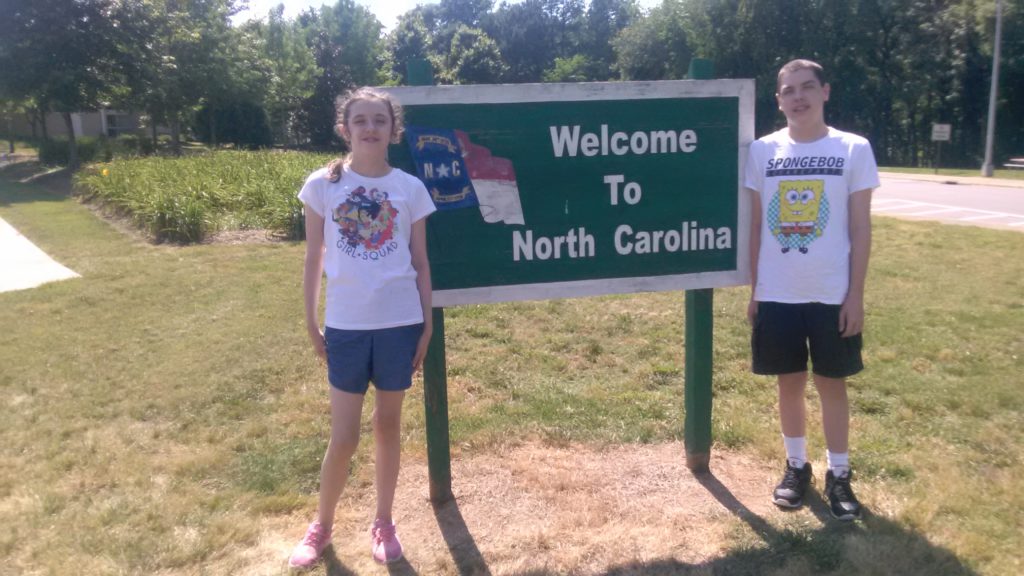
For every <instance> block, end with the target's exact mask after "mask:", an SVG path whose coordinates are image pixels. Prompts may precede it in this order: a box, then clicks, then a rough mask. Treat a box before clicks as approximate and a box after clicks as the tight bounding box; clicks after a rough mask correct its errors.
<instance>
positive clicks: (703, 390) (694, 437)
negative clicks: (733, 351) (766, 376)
mask: <svg viewBox="0 0 1024 576" xmlns="http://www.w3.org/2000/svg"><path fill="white" fill-rule="evenodd" d="M688 76H689V78H690V79H691V80H710V79H711V78H713V77H714V66H713V63H712V62H711V61H710V60H705V59H698V58H694V59H693V60H691V61H690V71H689V74H688ZM714 303H715V292H714V289H712V288H703V289H696V290H687V291H686V360H685V365H684V370H683V375H684V376H683V377H684V379H685V383H686V384H685V386H686V389H685V392H684V404H685V406H686V419H685V421H684V424H683V444H684V445H685V446H686V466H687V467H688V468H689V469H690V470H692V471H694V472H707V471H708V465H709V464H710V461H711V375H712V373H713V372H714V347H713V346H712V342H714Z"/></svg>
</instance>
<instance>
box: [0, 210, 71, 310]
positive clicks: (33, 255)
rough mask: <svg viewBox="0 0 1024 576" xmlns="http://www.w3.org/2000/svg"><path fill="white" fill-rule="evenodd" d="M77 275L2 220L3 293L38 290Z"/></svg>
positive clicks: (0, 287)
mask: <svg viewBox="0 0 1024 576" xmlns="http://www.w3.org/2000/svg"><path fill="white" fill-rule="evenodd" d="M78 276H79V275H78V274H76V273H75V272H73V271H71V270H69V269H67V268H65V267H64V266H62V265H61V264H59V263H57V262H55V261H54V260H53V259H52V258H50V257H49V256H48V255H47V254H46V252H43V251H42V250H40V249H39V248H38V247H37V246H36V245H35V244H33V243H32V242H31V241H29V239H28V238H25V237H24V236H22V235H21V233H20V232H18V231H17V230H15V229H14V227H13V226H11V225H10V224H8V223H7V222H5V221H4V220H3V219H2V218H0V292H9V291H11V290H24V289H26V288H35V287H36V286H39V285H41V284H45V283H47V282H53V281H56V280H65V279H67V278H78Z"/></svg>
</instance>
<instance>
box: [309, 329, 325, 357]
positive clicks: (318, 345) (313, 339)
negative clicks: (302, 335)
mask: <svg viewBox="0 0 1024 576" xmlns="http://www.w3.org/2000/svg"><path fill="white" fill-rule="evenodd" d="M309 340H310V343H312V344H313V353H314V354H316V355H317V356H318V357H319V358H320V359H321V360H323V361H324V362H327V341H326V340H324V333H323V332H322V331H321V330H320V328H319V327H318V328H316V329H315V330H310V331H309Z"/></svg>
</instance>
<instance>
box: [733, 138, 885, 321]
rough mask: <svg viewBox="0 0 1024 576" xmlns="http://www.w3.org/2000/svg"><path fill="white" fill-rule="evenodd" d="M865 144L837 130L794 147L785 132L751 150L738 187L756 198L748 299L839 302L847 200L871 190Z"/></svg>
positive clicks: (871, 162)
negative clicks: (753, 274) (757, 241)
mask: <svg viewBox="0 0 1024 576" xmlns="http://www.w3.org/2000/svg"><path fill="white" fill-rule="evenodd" d="M878 185H879V180H878V167H877V165H876V164H875V156H874V153H872V151H871V144H870V143H869V142H868V141H867V140H866V139H865V138H863V137H861V136H857V135H856V134H850V133H848V132H843V131H841V130H836V129H835V128H829V129H828V134H827V135H826V136H824V137H822V138H821V139H819V140H816V141H814V142H796V141H794V140H793V139H792V138H790V137H789V130H788V129H786V128H783V129H782V130H779V131H778V132H774V133H772V134H769V135H767V136H765V137H763V138H760V139H759V140H756V141H754V142H753V143H751V145H750V156H749V159H748V161H747V166H746V176H745V179H744V186H746V187H747V188H750V189H751V190H754V191H756V192H758V193H759V194H760V198H761V249H760V252H759V253H758V254H759V255H758V262H757V285H756V286H755V287H754V300H757V301H759V302H783V303H791V304H792V303H804V302H821V303H824V304H842V303H843V300H845V299H846V292H847V290H848V289H849V285H850V232H849V197H850V195H851V194H853V193H854V192H859V191H861V190H866V189H870V188H877V187H878Z"/></svg>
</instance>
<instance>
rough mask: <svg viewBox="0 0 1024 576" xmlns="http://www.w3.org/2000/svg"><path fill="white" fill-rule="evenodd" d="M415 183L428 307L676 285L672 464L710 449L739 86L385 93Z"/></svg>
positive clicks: (441, 379)
mask: <svg viewBox="0 0 1024 576" xmlns="http://www.w3.org/2000/svg"><path fill="white" fill-rule="evenodd" d="M387 90H388V91H389V92H391V93H392V94H393V95H395V96H396V97H397V98H398V99H399V101H400V102H402V104H403V107H404V108H405V119H406V127H407V133H406V134H407V135H406V140H405V142H404V143H403V144H401V145H396V146H394V147H393V148H392V150H391V161H392V164H394V165H395V166H398V167H401V168H403V169H405V170H407V171H409V172H414V173H416V174H417V175H419V176H420V178H421V179H422V180H423V181H424V182H425V183H426V184H427V188H428V190H430V192H431V194H432V195H433V197H434V203H435V204H436V205H437V207H438V211H437V212H436V213H435V214H434V215H433V216H431V218H430V222H429V224H428V227H427V240H428V249H429V252H430V260H431V268H432V279H433V285H434V296H433V298H434V306H435V307H438V308H441V307H445V306H455V305H463V304H478V303H491V302H506V301H514V300H538V299H550V298H569V297H579V296H592V295H599V294H620V293H632V292H649V291H663V290H688V292H687V332H686V412H687V418H686V447H687V461H688V464H690V467H691V468H694V469H696V470H699V469H701V468H702V467H703V468H706V466H707V459H708V454H709V451H710V401H711V395H710V382H711V335H712V332H711V308H712V306H711V302H712V292H711V289H712V288H715V287H719V286H734V285H742V284H745V283H747V282H748V281H749V271H748V270H747V268H748V266H749V258H748V256H747V250H748V246H749V241H748V235H749V218H750V214H749V204H747V201H746V199H745V197H744V195H743V193H742V187H741V176H742V173H743V163H744V161H745V159H746V148H747V146H748V145H749V143H750V141H751V140H753V124H754V122H753V102H754V83H753V81H752V80H706V81H705V80H700V81H695V80H679V81H665V82H615V83H591V84H526V85H507V86H506V85H476V86H423V87H402V88H388V89H387ZM443 335H444V315H443V311H442V310H440V309H438V310H435V313H434V339H433V340H432V341H431V347H430V349H429V351H428V356H427V361H426V363H425V367H424V388H425V402H426V414H427V442H428V455H429V458H430V474H431V498H432V499H434V500H435V501H439V500H444V499H447V498H450V497H451V471H450V455H449V444H448V413H447V391H446V382H445V371H444V342H443Z"/></svg>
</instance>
